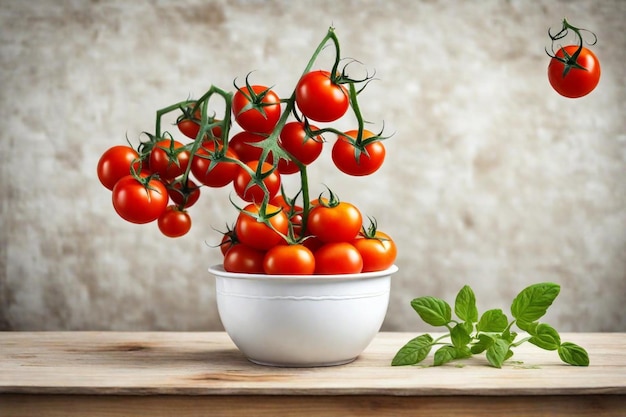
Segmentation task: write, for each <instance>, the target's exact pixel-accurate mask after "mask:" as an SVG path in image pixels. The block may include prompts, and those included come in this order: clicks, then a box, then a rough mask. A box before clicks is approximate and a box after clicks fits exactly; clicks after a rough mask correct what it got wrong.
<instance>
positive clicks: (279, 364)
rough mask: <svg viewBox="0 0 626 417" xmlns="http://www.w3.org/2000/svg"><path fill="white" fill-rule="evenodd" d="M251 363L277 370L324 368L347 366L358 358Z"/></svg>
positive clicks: (257, 361)
mask: <svg viewBox="0 0 626 417" xmlns="http://www.w3.org/2000/svg"><path fill="white" fill-rule="evenodd" d="M247 359H248V360H249V361H250V362H252V363H255V364H257V365H262V366H272V367H275V368H322V367H329V366H339V365H347V364H349V363H351V362H354V361H355V360H356V357H354V358H350V359H343V360H340V361H335V362H311V363H288V362H267V361H259V360H256V359H252V358H247Z"/></svg>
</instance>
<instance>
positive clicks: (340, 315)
mask: <svg viewBox="0 0 626 417" xmlns="http://www.w3.org/2000/svg"><path fill="white" fill-rule="evenodd" d="M397 270H398V268H397V267H396V266H395V265H394V266H393V267H391V268H389V269H387V270H386V271H380V272H367V273H361V274H343V275H304V276H302V275H300V276H299V275H256V274H239V273H231V272H226V271H225V270H224V268H223V267H222V265H216V266H212V267H211V268H209V272H210V273H211V274H212V275H214V276H215V278H216V294H217V308H218V311H219V315H220V319H221V320H222V324H223V325H224V328H225V330H226V332H227V333H228V335H229V336H230V338H231V339H232V340H233V342H234V343H235V345H236V346H237V347H238V348H239V350H241V352H242V353H243V354H244V355H245V356H246V357H247V358H248V359H249V360H250V361H252V362H255V363H258V364H261V365H270V366H285V367H313V366H331V365H340V364H345V363H349V362H351V361H353V360H355V359H356V358H357V356H359V355H360V354H361V353H362V352H363V350H365V348H366V347H367V346H368V345H369V343H370V342H371V341H372V339H373V338H374V336H375V335H376V334H377V333H378V331H379V330H380V327H381V325H382V323H383V320H384V319H385V315H386V313H387V306H388V304H389V290H390V286H391V275H392V274H393V273H395V272H396V271H397Z"/></svg>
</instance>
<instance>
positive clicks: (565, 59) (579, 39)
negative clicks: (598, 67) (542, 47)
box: [546, 19, 598, 78]
mask: <svg viewBox="0 0 626 417" xmlns="http://www.w3.org/2000/svg"><path fill="white" fill-rule="evenodd" d="M570 30H571V31H572V32H574V34H575V35H576V44H577V46H578V48H577V49H576V51H575V52H574V53H573V54H571V55H570V54H569V53H567V51H566V50H565V47H563V46H560V48H559V50H560V51H561V52H562V54H563V56H562V57H560V56H557V54H556V52H555V51H554V43H555V42H556V41H558V40H561V39H563V38H565V37H566V36H567V35H568V34H569V31H570ZM581 32H587V33H590V34H591V35H592V36H593V41H592V42H587V44H588V45H595V44H596V43H597V42H598V37H597V36H596V34H595V33H593V32H591V31H590V30H587V29H582V28H578V27H575V26H572V25H571V24H570V23H569V22H568V21H567V19H563V26H562V27H561V30H560V31H559V32H557V33H556V34H554V35H553V34H552V31H551V30H550V29H548V36H549V37H550V40H551V41H552V45H551V52H549V51H548V49H547V48H546V54H548V56H549V57H550V58H552V59H555V60H557V61H559V62H561V63H563V77H564V78H565V76H567V74H568V73H569V72H570V70H571V69H572V68H576V69H580V70H583V71H588V69H587V68H585V67H584V66H582V65H580V64H579V63H578V57H579V56H580V53H581V52H582V50H583V43H584V40H583V36H582V33H581Z"/></svg>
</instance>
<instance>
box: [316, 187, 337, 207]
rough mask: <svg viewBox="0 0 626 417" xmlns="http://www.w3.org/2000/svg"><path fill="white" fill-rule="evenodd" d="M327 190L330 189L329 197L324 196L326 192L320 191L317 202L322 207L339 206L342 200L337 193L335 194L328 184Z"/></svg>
mask: <svg viewBox="0 0 626 417" xmlns="http://www.w3.org/2000/svg"><path fill="white" fill-rule="evenodd" d="M325 187H326V190H327V191H328V198H326V197H324V193H323V192H322V193H320V195H319V196H318V197H317V200H316V201H317V204H318V205H320V206H322V207H326V208H334V207H337V206H338V205H339V203H341V200H340V199H339V196H338V195H337V194H335V193H334V192H333V190H331V189H330V188H328V186H326V185H325Z"/></svg>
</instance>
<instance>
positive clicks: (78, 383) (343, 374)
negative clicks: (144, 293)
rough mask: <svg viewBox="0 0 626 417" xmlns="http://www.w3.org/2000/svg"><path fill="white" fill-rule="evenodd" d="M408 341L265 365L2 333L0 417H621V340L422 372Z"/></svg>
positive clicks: (128, 336)
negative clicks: (248, 412)
mask: <svg viewBox="0 0 626 417" xmlns="http://www.w3.org/2000/svg"><path fill="white" fill-rule="evenodd" d="M414 336H415V335H414V334H409V333H381V334H379V335H378V336H377V337H376V338H375V340H374V341H373V342H372V344H371V345H370V346H369V347H368V348H367V349H366V351H365V352H364V353H363V354H362V355H361V356H360V357H359V358H358V359H357V360H356V361H355V362H353V363H351V364H348V365H343V366H335V367H327V368H272V367H265V366H260V365H256V364H253V363H251V362H249V361H248V360H246V358H245V357H244V356H243V355H242V354H241V353H240V352H239V351H238V350H237V349H236V347H235V346H234V345H233V343H232V342H231V340H230V339H229V338H228V336H227V335H226V334H225V333H210V332H209V333H176V332H150V333H125V332H4V333H0V410H1V411H0V415H1V416H4V415H6V414H5V413H8V412H9V410H10V412H11V413H12V414H9V415H33V412H32V411H33V410H32V409H31V408H32V407H40V406H41V407H44V408H45V409H46V410H48V411H47V412H48V414H45V415H50V416H56V415H67V416H71V415H77V414H72V413H73V412H74V411H77V410H82V412H83V413H82V415H109V416H110V415H117V414H118V412H120V411H123V413H122V414H124V415H135V414H132V413H133V412H134V411H132V410H136V411H137V412H140V411H141V410H144V411H145V410H150V412H149V413H147V414H149V415H155V416H159V415H171V414H167V411H166V410H170V411H171V409H172V408H171V407H178V411H177V412H176V415H180V416H187V415H189V416H192V415H200V414H201V413H202V411H203V410H204V411H206V410H207V409H210V410H213V413H212V415H238V413H235V412H234V411H233V412H232V413H230V414H229V412H230V411H232V410H238V412H241V411H242V408H246V407H253V410H254V411H255V413H254V414H255V415H278V413H277V410H278V409H282V411H281V413H280V415H287V416H289V415H292V414H289V410H295V411H293V412H294V413H295V412H296V411H297V413H298V415H303V414H302V413H303V411H302V410H306V411H308V412H309V413H308V415H331V414H325V413H326V412H327V411H328V412H330V411H329V410H334V412H335V413H337V412H338V411H341V412H340V415H346V416H350V415H359V416H363V415H368V413H369V414H375V415H392V414H384V413H382V411H381V410H388V411H389V412H392V410H395V412H393V415H396V416H403V415H416V414H415V413H414V411H415V410H419V411H420V412H421V413H422V414H421V415H426V416H430V415H438V416H441V415H446V414H445V412H449V413H450V415H458V414H455V413H454V411H455V410H456V411H457V412H458V411H459V410H464V412H463V415H471V414H470V413H469V411H468V410H476V411H480V414H481V415H501V413H502V412H504V410H506V412H507V414H508V415H527V414H525V413H530V414H528V415H533V416H541V415H556V416H559V415H563V416H565V415H568V416H578V415H586V414H581V413H583V412H584V413H590V412H592V411H593V414H594V415H626V405H625V404H626V378H625V376H626V352H624V346H625V345H626V334H624V333H612V334H611V333H609V334H604V333H596V334H589V333H586V334H583V333H572V334H563V335H562V338H563V340H567V341H571V342H574V343H578V344H580V345H581V346H583V347H585V348H586V349H587V351H588V352H589V355H590V358H591V365H590V366H589V367H573V366H568V365H565V364H563V363H562V362H561V361H560V359H559V357H558V355H557V353H556V352H546V351H543V350H541V349H539V348H537V347H535V346H533V345H530V344H524V345H522V346H520V347H519V348H517V349H516V354H515V356H514V357H513V358H512V360H511V361H509V362H507V363H506V364H505V366H504V367H503V368H502V369H495V368H492V367H489V366H487V362H486V359H485V358H484V356H478V357H475V358H472V359H469V360H464V361H460V362H457V363H451V364H447V365H445V366H441V367H432V366H428V365H430V364H432V354H431V356H430V357H429V358H427V359H426V361H425V363H424V365H423V366H411V367H392V366H390V362H391V359H392V358H393V356H394V354H395V352H396V351H397V350H398V349H399V348H400V347H401V346H402V345H403V344H404V343H406V342H407V341H408V340H410V339H411V338H412V337H414ZM85 410H88V412H86V411H85ZM229 410H230V411H229ZM349 410H351V411H349ZM490 410H491V411H490ZM542 410H544V411H545V413H547V414H541V413H542V412H544V411H542ZM218 412H219V413H218ZM490 412H493V414H489V413H490ZM198 413H200V414H198ZM215 413H217V414H215ZM350 413H352V414H350ZM516 413H517V414H516ZM559 413H560V414H559ZM615 413H617V414H615ZM620 413H621V414H620ZM35 414H36V413H35ZM140 414H141V413H140ZM41 415H44V414H41ZM136 415H139V414H136ZM144 415H145V414H144ZM334 415H337V414H334Z"/></svg>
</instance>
